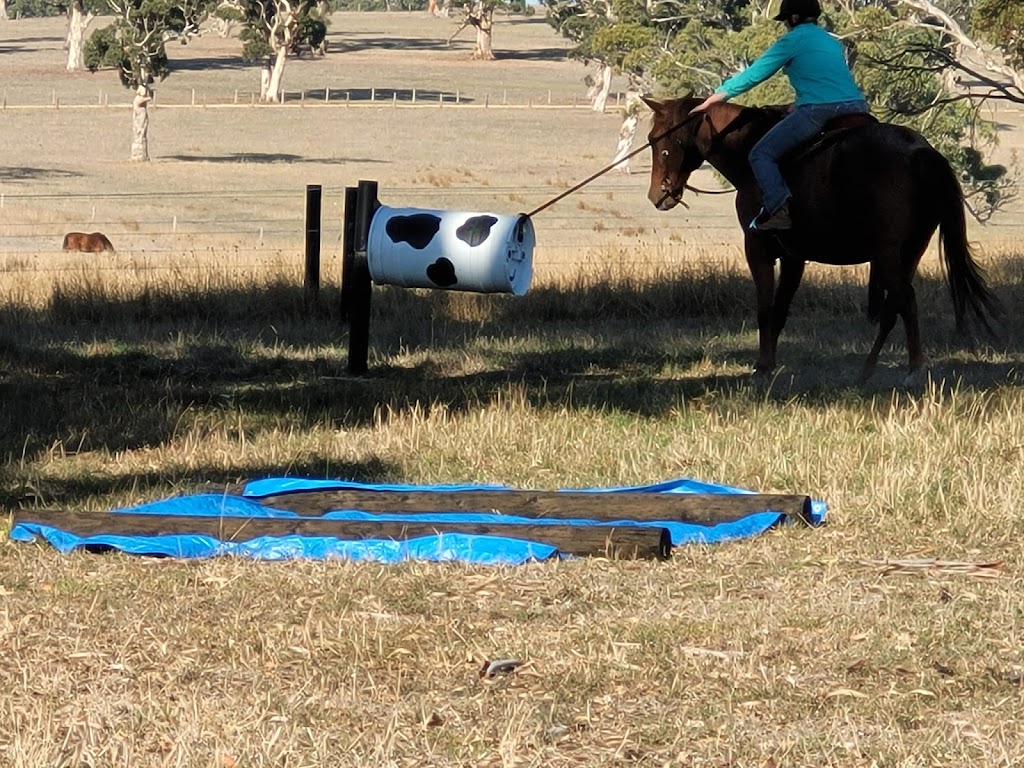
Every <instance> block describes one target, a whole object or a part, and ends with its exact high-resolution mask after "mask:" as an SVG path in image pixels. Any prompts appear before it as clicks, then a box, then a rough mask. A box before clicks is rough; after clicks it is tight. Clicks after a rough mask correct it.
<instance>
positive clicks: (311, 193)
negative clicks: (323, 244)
mask: <svg viewBox="0 0 1024 768" xmlns="http://www.w3.org/2000/svg"><path fill="white" fill-rule="evenodd" d="M322 199H323V189H322V187H321V186H320V185H319V184H307V185H306V279H305V283H304V289H305V300H306V309H312V308H313V307H314V306H315V305H316V303H317V301H318V300H319V298H320V209H321V200H322Z"/></svg>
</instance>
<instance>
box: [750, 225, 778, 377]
mask: <svg viewBox="0 0 1024 768" xmlns="http://www.w3.org/2000/svg"><path fill="white" fill-rule="evenodd" d="M746 240H747V243H746V255H747V266H748V267H749V268H750V275H751V277H753V278H754V292H755V294H756V296H757V339H758V354H757V363H756V364H755V365H754V372H755V373H771V372H772V371H773V370H775V351H776V347H777V342H778V334H777V333H776V331H775V327H776V315H775V257H774V256H773V255H772V254H771V253H770V252H769V251H768V249H767V248H765V247H764V244H763V243H760V242H758V241H757V240H756V239H755V238H754V237H753V236H751V235H747V238H746Z"/></svg>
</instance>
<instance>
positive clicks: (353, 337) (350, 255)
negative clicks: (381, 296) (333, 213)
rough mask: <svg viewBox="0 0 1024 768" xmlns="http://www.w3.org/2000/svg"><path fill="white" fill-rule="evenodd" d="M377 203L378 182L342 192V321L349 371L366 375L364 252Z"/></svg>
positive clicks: (368, 285) (368, 288) (368, 287)
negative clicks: (343, 219) (344, 323)
mask: <svg viewBox="0 0 1024 768" xmlns="http://www.w3.org/2000/svg"><path fill="white" fill-rule="evenodd" d="M379 207H380V203H379V202H378V201H377V182H376V181H360V182H359V187H358V188H357V189H352V188H350V187H346V188H345V229H344V239H343V241H342V246H343V247H342V276H341V300H342V312H341V316H342V318H343V319H347V320H348V324H349V326H348V371H349V373H354V374H360V373H366V371H367V368H368V363H367V361H368V358H369V350H370V297H371V296H372V293H373V281H372V279H371V278H370V266H369V263H368V261H367V254H366V249H367V245H368V241H369V236H370V223H371V222H372V221H373V214H374V213H375V212H376V210H377V208H379Z"/></svg>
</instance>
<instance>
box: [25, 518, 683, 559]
mask: <svg viewBox="0 0 1024 768" xmlns="http://www.w3.org/2000/svg"><path fill="white" fill-rule="evenodd" d="M14 523H15V525H17V524H18V523H37V524H40V525H48V526H51V527H53V528H59V529H60V530H63V531H67V532H69V533H73V534H75V535H77V536H95V535H99V534H111V535H121V536H166V535H170V534H180V535H204V536H212V537H214V538H217V539H220V540H221V541H248V540H250V539H255V538H259V537H261V536H293V535H304V536H335V537H337V538H339V539H395V540H403V539H411V538H416V537H419V536H430V535H433V534H436V533H466V534H477V535H487V536H504V537H506V538H511V539H522V540H524V541H536V542H541V543H544V544H550V545H551V546H554V547H557V548H558V550H559V552H561V553H562V554H567V555H580V556H585V555H600V556H606V557H612V558H618V559H633V558H637V559H659V560H664V559H665V558H667V557H668V556H669V554H670V552H671V549H672V538H671V536H670V534H669V532H668V529H667V528H660V527H656V526H647V527H644V526H604V525H600V526H598V525H559V524H540V523H538V524H536V525H529V524H527V525H517V524H514V523H463V522H446V523H440V522H437V523H431V522H387V521H374V520H367V521H363V520H329V519H324V518H308V517H306V518H296V517H277V518H274V517H229V516H218V515H196V516H192V515H152V514H130V513H119V512H118V513H114V512H80V511H75V510H53V509H27V510H18V511H17V512H15V514H14Z"/></svg>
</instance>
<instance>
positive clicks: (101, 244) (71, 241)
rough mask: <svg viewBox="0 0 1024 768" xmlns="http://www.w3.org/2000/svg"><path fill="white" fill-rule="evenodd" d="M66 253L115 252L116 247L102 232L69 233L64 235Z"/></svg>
mask: <svg viewBox="0 0 1024 768" xmlns="http://www.w3.org/2000/svg"><path fill="white" fill-rule="evenodd" d="M62 247H63V248H64V250H65V251H82V252H84V253H102V252H103V251H111V252H113V250H114V246H113V245H112V244H111V243H110V240H109V239H107V236H106V235H104V234H103V233H102V232H90V233H86V232H68V233H67V234H66V235H64V245H63V246H62Z"/></svg>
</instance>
